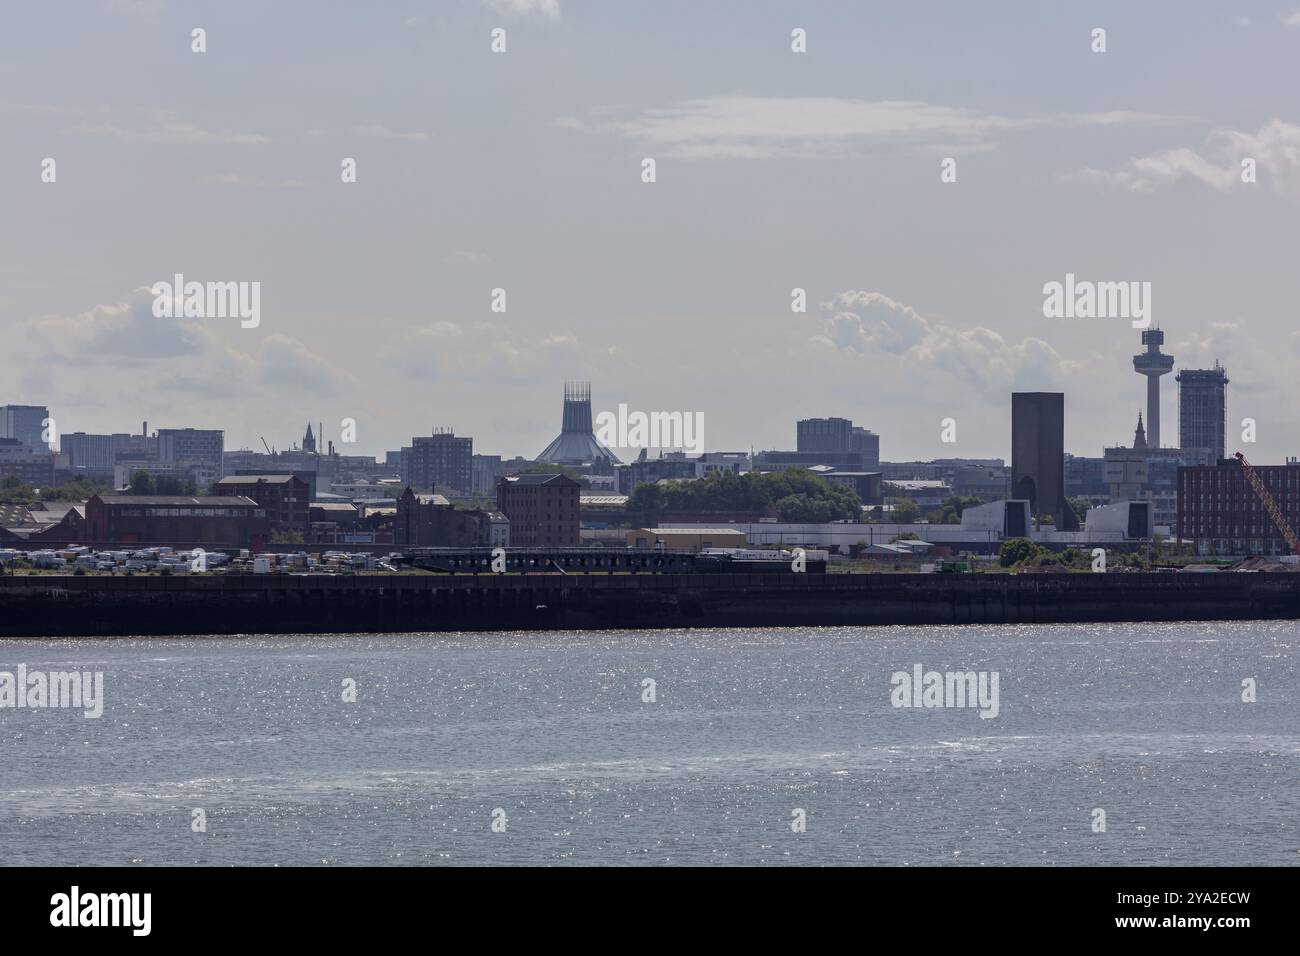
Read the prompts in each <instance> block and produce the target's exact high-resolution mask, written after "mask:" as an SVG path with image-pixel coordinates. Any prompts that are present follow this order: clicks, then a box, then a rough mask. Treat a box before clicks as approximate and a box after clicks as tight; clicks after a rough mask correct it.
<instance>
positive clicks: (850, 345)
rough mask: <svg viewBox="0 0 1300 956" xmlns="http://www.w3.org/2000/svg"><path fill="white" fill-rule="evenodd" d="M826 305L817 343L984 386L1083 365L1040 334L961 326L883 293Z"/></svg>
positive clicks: (997, 388) (1049, 378)
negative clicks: (1013, 336)
mask: <svg viewBox="0 0 1300 956" xmlns="http://www.w3.org/2000/svg"><path fill="white" fill-rule="evenodd" d="M822 310H823V313H824V316H823V325H822V332H821V334H819V335H817V336H815V337H814V342H817V343H818V344H821V345H823V346H826V347H830V348H834V349H836V350H837V351H840V352H844V353H857V354H858V355H861V356H862V357H863V358H864V359H865V358H871V359H875V360H882V359H883V360H888V359H889V358H890V357H891V356H892V357H893V358H894V359H895V360H897V361H899V362H902V363H904V364H910V365H914V366H917V367H925V368H930V369H937V370H939V371H942V372H945V373H947V374H949V375H951V376H954V377H956V378H958V379H959V380H960V381H961V382H963V383H965V384H966V385H970V386H974V387H976V388H978V389H980V390H986V391H990V392H995V393H1000V392H1001V391H1002V390H1005V389H1006V388H1009V387H1016V386H1020V385H1024V384H1027V383H1034V384H1044V383H1052V382H1059V381H1060V380H1061V379H1063V378H1064V377H1065V376H1066V375H1067V374H1069V373H1070V372H1073V371H1075V370H1076V369H1077V367H1078V365H1077V363H1070V362H1067V361H1066V360H1064V359H1062V358H1061V356H1060V354H1059V353H1057V351H1056V350H1055V349H1053V348H1052V347H1051V346H1050V345H1048V344H1047V343H1046V342H1044V341H1043V340H1041V339H1038V338H1033V337H1030V338H1025V339H1022V340H1021V341H1019V342H1008V341H1007V340H1006V339H1005V338H1003V337H1002V335H1000V334H999V333H997V332H994V331H993V330H992V329H988V328H985V327H983V326H976V327H974V328H970V329H960V328H957V327H956V326H953V325H948V324H946V323H943V322H939V321H935V320H933V319H928V318H926V317H924V316H922V315H921V314H920V313H918V312H917V311H916V310H915V309H914V308H912V307H911V306H910V305H906V304H905V303H902V302H898V301H896V300H894V299H891V298H889V297H888V296H886V295H882V294H881V293H879V292H853V291H849V292H841V293H840V294H839V295H837V296H836V297H835V298H834V299H833V300H831V301H830V302H825V303H822Z"/></svg>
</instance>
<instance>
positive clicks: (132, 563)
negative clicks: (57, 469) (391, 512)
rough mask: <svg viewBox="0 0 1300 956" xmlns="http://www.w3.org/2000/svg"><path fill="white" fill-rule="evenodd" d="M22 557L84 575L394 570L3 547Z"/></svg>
mask: <svg viewBox="0 0 1300 956" xmlns="http://www.w3.org/2000/svg"><path fill="white" fill-rule="evenodd" d="M19 559H22V560H24V561H25V562H26V563H27V564H29V565H30V566H31V567H33V568H37V569H40V570H46V571H51V570H52V571H65V572H71V573H75V572H77V571H78V570H80V571H83V572H89V571H103V572H113V573H117V572H127V571H130V572H141V573H147V572H151V571H154V572H163V573H167V574H193V573H206V572H213V571H216V572H222V573H231V574H305V573H312V574H321V573H325V574H329V573H335V574H350V573H355V572H357V571H373V570H376V569H378V570H393V568H392V566H391V564H389V562H388V561H387V560H386V559H384V558H377V557H376V556H375V555H372V554H364V553H352V552H348V551H326V552H324V553H322V554H319V555H318V554H308V553H307V552H306V551H299V552H296V553H289V554H256V555H255V554H252V553H251V552H249V551H247V550H241V551H239V552H237V553H231V554H228V553H226V552H224V551H204V550H202V549H195V550H190V551H185V550H179V551H178V550H176V549H174V548H169V547H149V548H139V549H115V550H103V551H97V550H95V549H93V548H89V547H86V546H85V545H70V546H69V547H66V548H57V549H46V550H41V551H16V550H13V549H0V567H3V566H6V565H11V564H13V563H14V562H15V561H16V560H19Z"/></svg>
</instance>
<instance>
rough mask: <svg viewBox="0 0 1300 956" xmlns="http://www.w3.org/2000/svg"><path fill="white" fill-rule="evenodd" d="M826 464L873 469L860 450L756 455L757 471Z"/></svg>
mask: <svg viewBox="0 0 1300 956" xmlns="http://www.w3.org/2000/svg"><path fill="white" fill-rule="evenodd" d="M817 465H826V466H827V467H829V468H832V469H833V470H835V471H873V470H875V469H873V468H868V467H867V456H866V454H864V453H863V452H860V451H760V452H759V453H758V454H756V455H755V456H754V470H755V471H785V470H786V469H788V468H804V469H807V468H814V467H816V466H817Z"/></svg>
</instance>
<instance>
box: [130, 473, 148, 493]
mask: <svg viewBox="0 0 1300 956" xmlns="http://www.w3.org/2000/svg"><path fill="white" fill-rule="evenodd" d="M130 489H131V494H133V495H137V496H139V497H142V498H143V497H148V496H149V495H152V494H153V479H152V478H150V477H149V472H147V471H145V470H143V469H141V470H140V471H136V472H133V473H132V474H131V485H130Z"/></svg>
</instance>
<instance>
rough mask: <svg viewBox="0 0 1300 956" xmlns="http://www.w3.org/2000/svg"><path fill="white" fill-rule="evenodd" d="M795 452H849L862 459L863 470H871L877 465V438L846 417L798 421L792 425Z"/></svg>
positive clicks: (878, 458)
mask: <svg viewBox="0 0 1300 956" xmlns="http://www.w3.org/2000/svg"><path fill="white" fill-rule="evenodd" d="M795 450H796V451H798V452H802V453H813V452H833V453H836V454H844V453H851V454H856V455H860V456H861V460H862V467H863V468H864V469H865V470H871V471H874V470H875V469H876V468H878V467H879V466H880V436H879V435H877V434H876V433H875V432H873V431H869V430H868V429H866V428H861V427H859V426H856V425H854V424H853V422H852V421H850V420H849V419H847V418H805V419H801V420H800V421H799V422H798V423H796V425H795ZM827 464H829V463H827Z"/></svg>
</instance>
